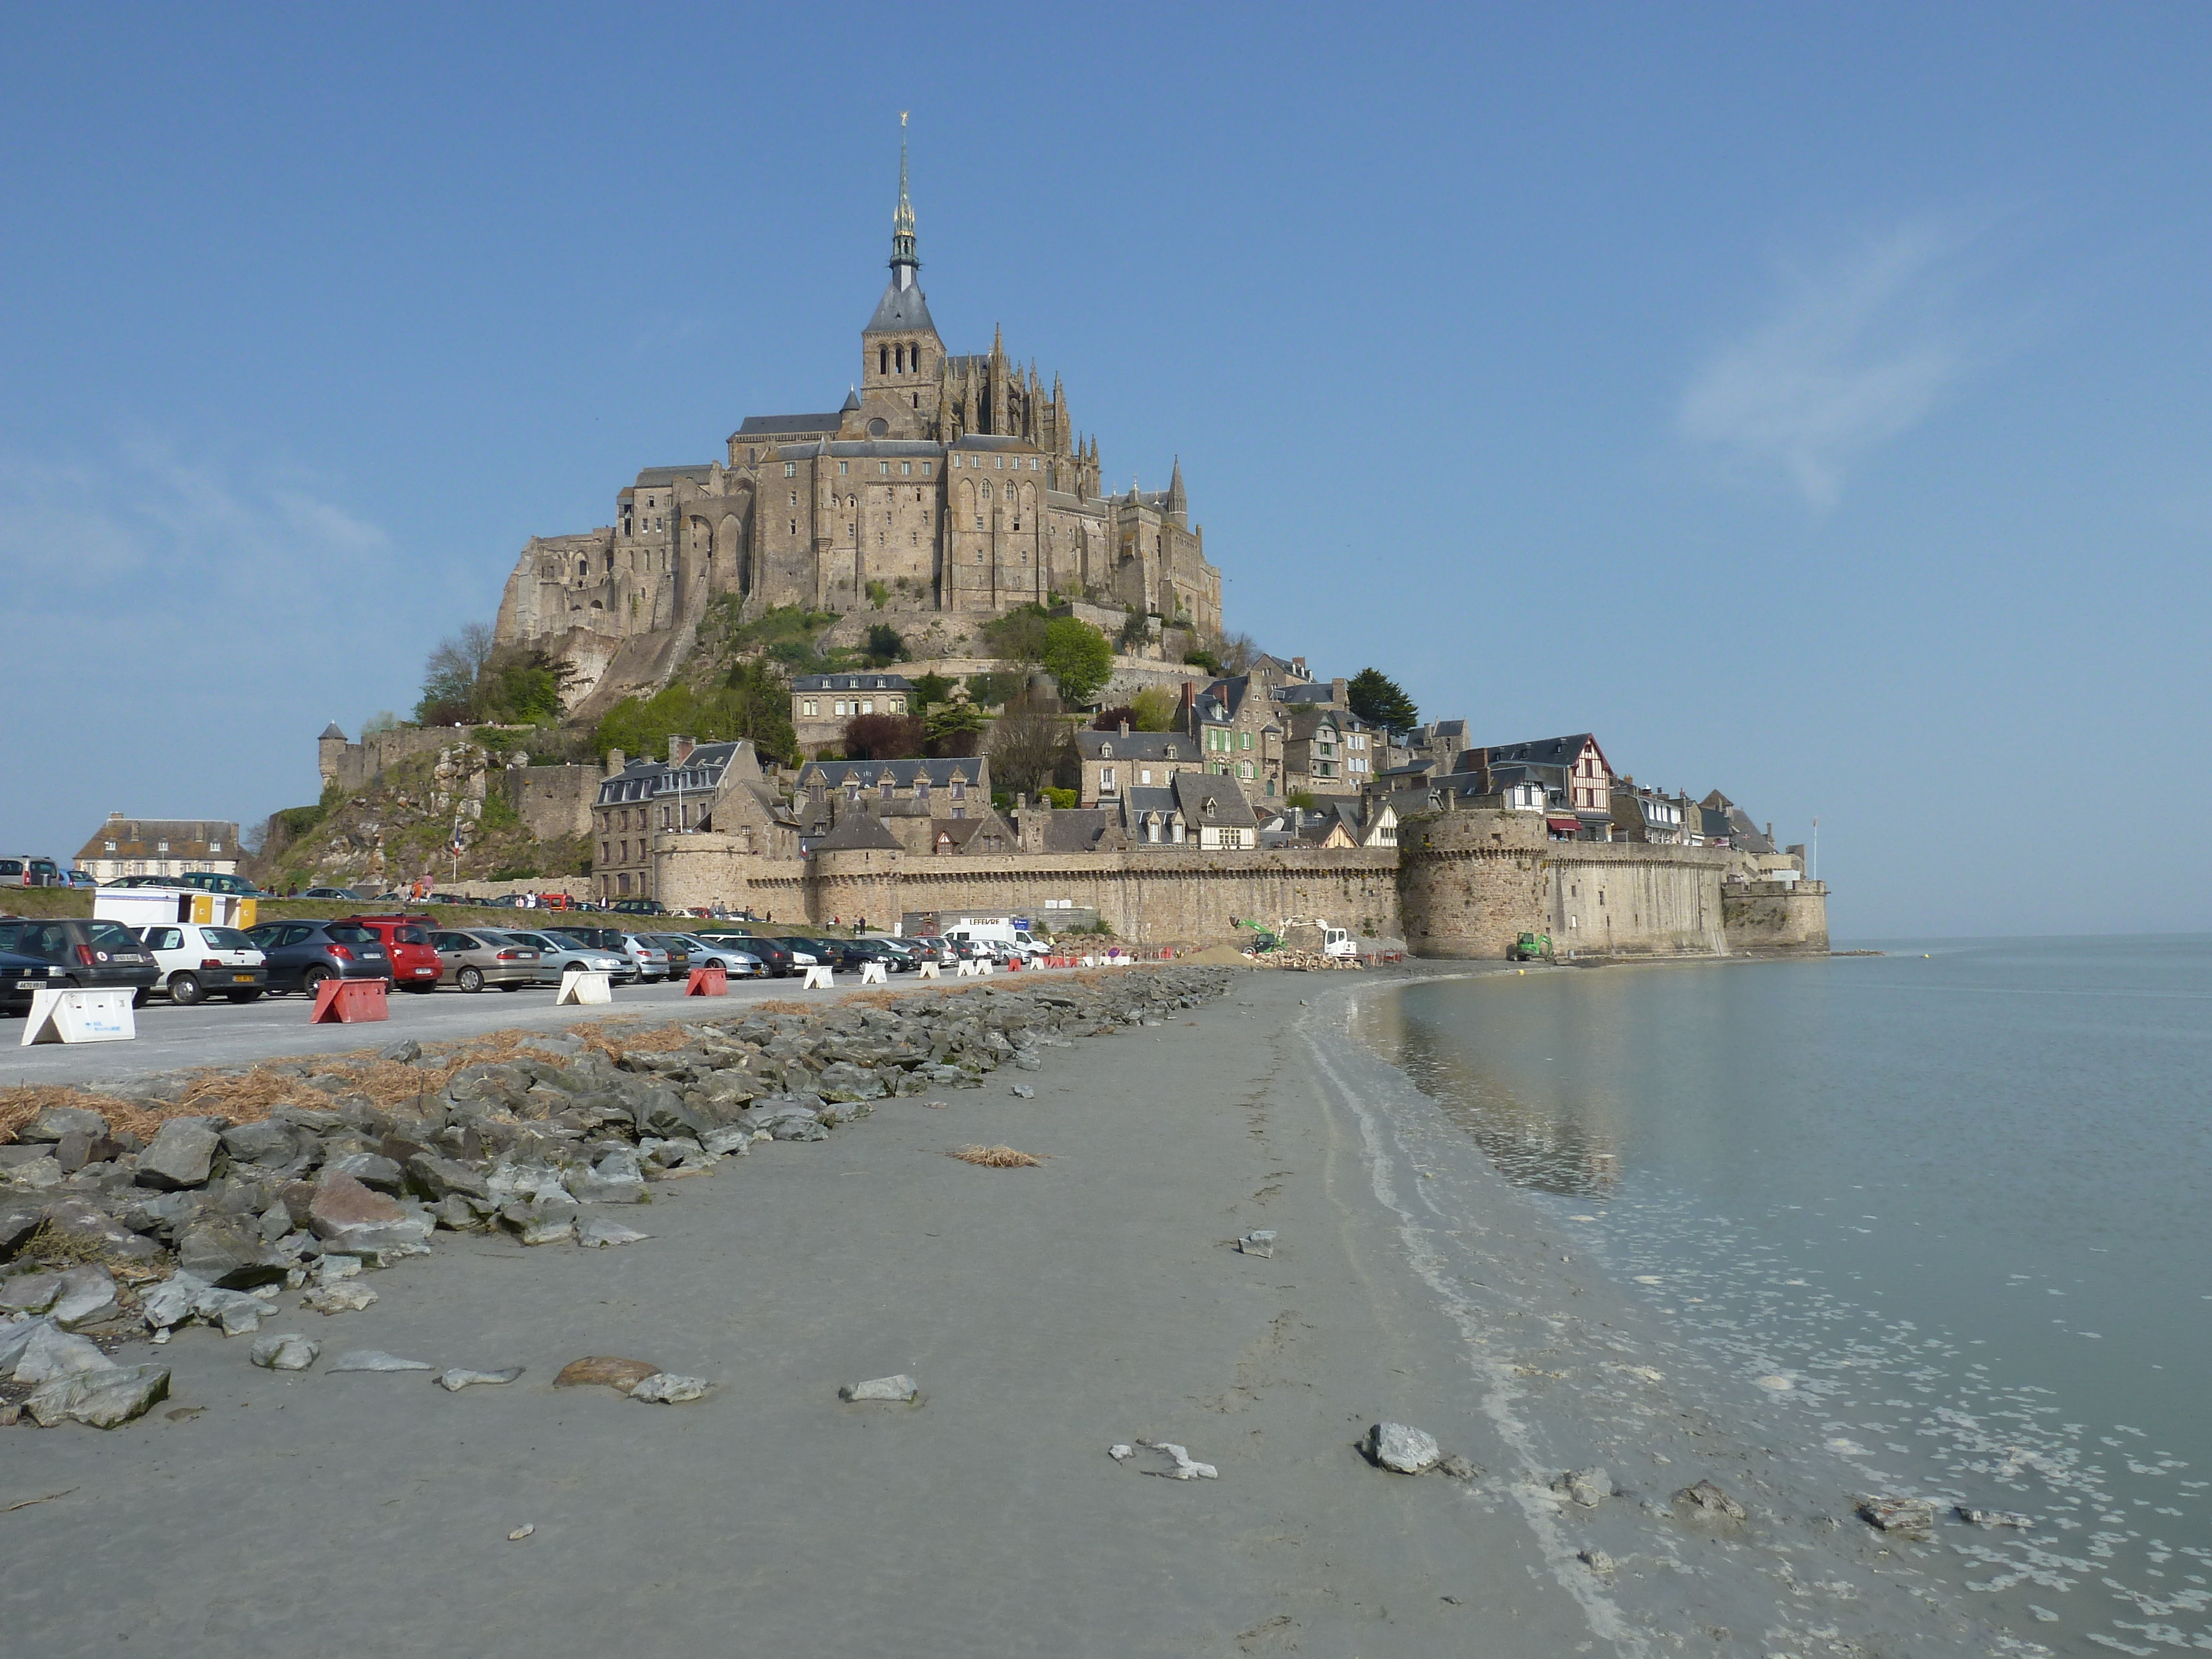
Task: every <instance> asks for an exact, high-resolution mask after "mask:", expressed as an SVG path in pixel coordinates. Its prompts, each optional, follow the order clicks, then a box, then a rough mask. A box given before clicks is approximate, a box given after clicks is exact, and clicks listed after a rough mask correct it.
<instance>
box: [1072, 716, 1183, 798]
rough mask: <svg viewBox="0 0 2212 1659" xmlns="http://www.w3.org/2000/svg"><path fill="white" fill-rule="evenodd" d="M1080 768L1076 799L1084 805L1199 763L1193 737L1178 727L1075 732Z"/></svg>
mask: <svg viewBox="0 0 2212 1659" xmlns="http://www.w3.org/2000/svg"><path fill="white" fill-rule="evenodd" d="M1075 752H1076V757H1077V760H1078V763H1079V765H1080V767H1081V769H1082V776H1081V779H1080V781H1079V783H1078V786H1077V789H1078V794H1077V799H1078V801H1079V804H1080V805H1085V806H1097V805H1100V804H1101V803H1102V802H1105V801H1115V800H1118V799H1120V798H1121V796H1122V795H1123V794H1125V793H1127V792H1128V791H1129V790H1132V789H1164V788H1166V787H1168V786H1169V785H1170V783H1172V782H1173V781H1174V780H1175V778H1176V775H1178V774H1179V773H1182V772H1186V771H1197V770H1200V757H1199V748H1198V744H1197V742H1196V740H1195V739H1194V738H1190V737H1189V736H1188V735H1186V734H1185V733H1183V732H1133V731H1131V730H1130V729H1129V725H1128V722H1127V721H1126V720H1124V721H1123V722H1122V723H1121V730H1120V731H1118V732H1077V733H1076V734H1075Z"/></svg>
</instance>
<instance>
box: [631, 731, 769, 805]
mask: <svg viewBox="0 0 2212 1659" xmlns="http://www.w3.org/2000/svg"><path fill="white" fill-rule="evenodd" d="M744 747H745V743H744V739H739V740H738V741H737V742H734V743H702V744H700V745H699V746H698V747H697V748H696V749H694V750H692V751H691V752H690V754H689V755H687V756H685V757H684V760H683V762H682V763H681V764H679V765H677V766H673V767H671V765H669V763H667V762H666V761H665V760H659V761H657V760H647V759H645V758H643V757H640V758H639V759H636V760H634V761H632V762H630V763H629V765H627V766H625V767H623V769H622V770H621V771H619V772H617V773H616V774H615V775H614V776H612V777H611V778H604V779H602V780H600V782H599V805H601V806H612V805H618V804H619V803H621V802H623V801H633V800H655V799H659V797H660V796H662V795H672V794H675V793H678V781H677V774H678V773H679V772H680V773H682V774H684V783H683V786H682V791H681V793H684V794H693V793H700V794H704V793H708V791H711V790H713V789H714V788H716V787H719V786H720V783H721V781H722V773H723V772H724V770H725V769H727V767H728V766H729V764H730V762H731V760H732V757H735V755H736V754H737V752H738V750H740V749H743V748H744Z"/></svg>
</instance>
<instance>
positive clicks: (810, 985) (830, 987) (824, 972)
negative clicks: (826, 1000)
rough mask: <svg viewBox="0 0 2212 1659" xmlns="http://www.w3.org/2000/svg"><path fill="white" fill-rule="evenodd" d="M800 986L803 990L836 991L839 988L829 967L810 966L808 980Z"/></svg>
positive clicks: (807, 974)
mask: <svg viewBox="0 0 2212 1659" xmlns="http://www.w3.org/2000/svg"><path fill="white" fill-rule="evenodd" d="M836 988H837V981H836V976H835V975H832V974H831V973H830V971H829V969H827V968H809V969H807V970H806V982H805V984H804V985H802V986H800V987H799V989H800V990H802V991H834V990H836Z"/></svg>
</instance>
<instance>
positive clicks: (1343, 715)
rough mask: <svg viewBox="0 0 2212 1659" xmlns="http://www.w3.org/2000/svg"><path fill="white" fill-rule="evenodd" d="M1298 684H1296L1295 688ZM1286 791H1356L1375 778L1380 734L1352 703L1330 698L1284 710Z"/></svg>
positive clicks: (1284, 785) (1346, 792) (1284, 788)
mask: <svg viewBox="0 0 2212 1659" xmlns="http://www.w3.org/2000/svg"><path fill="white" fill-rule="evenodd" d="M1294 689H1295V688H1294ZM1285 716H1286V719H1285V730H1284V735H1283V793H1285V795H1286V796H1287V795H1291V794H1295V793H1297V792H1298V791H1300V790H1304V791H1305V792H1306V793H1308V794H1310V795H1314V796H1316V797H1319V796H1322V795H1357V794H1358V793H1359V792H1360V790H1361V787H1363V786H1364V785H1365V784H1368V783H1370V782H1372V781H1374V779H1375V777H1376V759H1377V757H1379V756H1380V755H1381V753H1382V747H1381V744H1380V743H1379V741H1378V734H1377V733H1376V731H1375V729H1374V728H1373V727H1371V726H1369V725H1368V724H1367V722H1366V721H1365V720H1361V719H1360V718H1359V716H1358V715H1357V714H1353V713H1352V712H1351V711H1350V710H1349V709H1342V708H1334V707H1333V706H1332V705H1330V704H1328V703H1303V704H1291V705H1290V706H1289V707H1287V708H1285Z"/></svg>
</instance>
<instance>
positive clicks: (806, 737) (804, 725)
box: [791, 673, 914, 753]
mask: <svg viewBox="0 0 2212 1659" xmlns="http://www.w3.org/2000/svg"><path fill="white" fill-rule="evenodd" d="M913 696H914V685H913V683H912V682H911V681H909V680H908V679H907V678H906V677H905V676H904V675H902V674H872V673H868V674H801V675H800V676H799V678H796V679H794V680H793V681H792V683H791V729H792V731H793V732H794V733H795V734H796V735H797V737H798V738H799V747H800V748H801V749H804V750H807V751H808V752H810V753H811V752H812V751H813V750H817V749H820V748H823V747H825V746H828V747H835V746H836V745H837V744H842V743H843V742H844V740H845V723H846V722H847V721H848V720H852V719H854V717H855V716H857V715H860V714H906V713H907V712H908V707H909V705H910V703H911V702H912V701H913Z"/></svg>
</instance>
